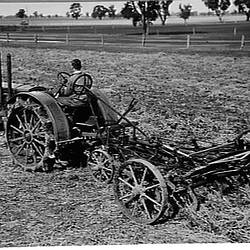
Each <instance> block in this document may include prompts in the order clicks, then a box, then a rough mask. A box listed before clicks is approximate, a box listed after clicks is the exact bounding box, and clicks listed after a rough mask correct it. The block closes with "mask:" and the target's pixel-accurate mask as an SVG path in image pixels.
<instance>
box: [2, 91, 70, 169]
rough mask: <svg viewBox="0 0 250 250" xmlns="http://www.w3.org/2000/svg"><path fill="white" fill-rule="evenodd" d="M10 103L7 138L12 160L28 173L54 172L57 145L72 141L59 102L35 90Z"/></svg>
mask: <svg viewBox="0 0 250 250" xmlns="http://www.w3.org/2000/svg"><path fill="white" fill-rule="evenodd" d="M9 103H10V104H11V109H10V114H9V116H8V121H7V126H6V127H7V128H6V137H7V138H6V139H7V144H8V147H9V150H10V152H11V154H12V156H13V159H14V160H15V162H16V163H17V164H18V165H20V166H22V167H23V168H24V169H25V170H36V169H38V168H42V169H43V170H48V169H51V168H52V166H53V164H54V160H55V157H54V149H55V145H56V142H57V141H60V140H67V139H69V138H70V132H69V125H68V121H67V118H66V116H65V115H64V113H63V112H62V110H61V108H60V107H59V105H58V104H57V103H56V100H55V99H54V98H53V97H51V96H50V95H48V94H46V93H43V92H38V91H34V92H30V93H20V94H18V95H16V96H15V97H13V99H11V100H10V102H9ZM44 168H45V169H44Z"/></svg>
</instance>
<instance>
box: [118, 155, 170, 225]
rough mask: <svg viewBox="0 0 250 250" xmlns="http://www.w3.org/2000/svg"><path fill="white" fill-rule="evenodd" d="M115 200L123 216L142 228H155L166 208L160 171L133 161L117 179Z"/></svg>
mask: <svg viewBox="0 0 250 250" xmlns="http://www.w3.org/2000/svg"><path fill="white" fill-rule="evenodd" d="M114 191H115V197H116V200H117V202H118V204H119V205H120V207H121V209H122V211H123V213H124V214H125V215H126V216H127V217H129V218H130V219H132V220H134V221H135V222H137V223H140V224H153V223H154V222H156V221H157V220H158V219H159V218H160V217H161V216H162V214H163V213H164V211H165V208H166V205H167V197H168V195H167V186H166V183H165V182H164V179H163V176H162V175H161V173H160V171H159V170H158V169H157V168H156V167H155V166H154V165H152V164H151V163H149V162H148V161H146V160H142V159H130V160H128V161H126V162H124V163H123V164H122V165H121V166H120V167H119V169H118V171H117V174H116V175H115V179H114Z"/></svg>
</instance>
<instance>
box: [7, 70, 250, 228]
mask: <svg viewBox="0 0 250 250" xmlns="http://www.w3.org/2000/svg"><path fill="white" fill-rule="evenodd" d="M68 77H69V74H67V73H65V72H61V73H59V74H58V79H59V80H60V82H61V86H63V85H64V84H65V82H66V81H67V78H68ZM73 86H74V87H73V91H74V98H75V99H74V101H73V103H72V100H70V102H67V101H68V100H67V98H68V97H64V96H60V89H59V90H58V91H55V92H49V91H48V90H46V89H45V88H42V87H35V88H27V87H26V90H21V91H17V90H16V91H15V94H14V95H13V96H12V97H11V98H10V99H9V100H8V102H7V110H6V119H5V120H6V122H5V133H6V140H7V144H8V148H9V150H10V153H11V155H12V157H13V159H14V160H15V162H16V164H18V165H20V166H22V167H23V168H24V169H27V170H34V171H36V170H39V169H40V170H41V169H42V170H43V171H52V170H53V169H54V166H55V165H56V163H57V161H67V162H69V163H70V164H72V165H74V164H75V165H78V164H84V162H87V166H88V168H89V169H90V171H91V174H92V176H93V177H94V179H95V180H97V181H99V182H101V183H112V184H113V186H114V195H115V197H116V201H117V203H118V204H119V206H120V208H121V210H122V212H123V213H124V214H125V215H126V216H127V217H129V218H130V219H132V220H133V221H135V222H137V223H142V224H153V223H156V222H157V221H159V220H160V219H161V218H163V217H166V218H171V217H173V216H174V215H175V214H176V213H177V212H178V210H179V209H180V208H181V207H183V206H186V205H188V206H190V207H192V208H194V209H198V207H199V200H198V199H197V195H196V188H198V187H201V186H204V185H215V184H216V183H217V184H218V183H225V184H226V185H232V184H233V182H234V181H235V180H238V181H240V182H245V183H246V182H249V174H250V130H246V131H243V132H242V133H241V134H240V135H238V136H237V137H236V138H235V139H234V140H232V141H230V142H228V143H226V144H223V145H216V146H213V147H209V148H203V147H199V146H198V145H197V144H195V145H194V146H190V148H189V149H186V148H185V149H181V147H180V148H174V147H171V146H169V145H167V144H165V143H163V142H162V141H163V140H162V139H160V138H152V137H149V136H148V135H147V134H146V133H145V132H144V131H142V130H141V128H140V127H139V126H138V124H137V122H134V121H131V120H130V119H128V118H127V114H128V113H129V111H130V110H131V109H132V108H133V107H134V105H135V103H136V101H135V100H132V102H131V104H130V105H129V107H128V109H127V110H126V111H125V112H124V113H123V114H121V113H120V112H118V111H117V110H116V109H115V108H113V106H112V105H111V103H110V102H109V100H108V98H107V97H106V95H105V94H104V93H103V92H102V91H101V90H97V89H95V88H93V86H92V77H91V76H90V75H88V74H82V75H80V76H79V77H78V78H77V79H76V80H75V82H74V85H73Z"/></svg>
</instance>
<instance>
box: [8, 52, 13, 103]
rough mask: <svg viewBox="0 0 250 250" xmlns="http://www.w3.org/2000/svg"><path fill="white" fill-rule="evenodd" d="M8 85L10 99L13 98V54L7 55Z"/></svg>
mask: <svg viewBox="0 0 250 250" xmlns="http://www.w3.org/2000/svg"><path fill="white" fill-rule="evenodd" d="M7 83H8V98H9V99H10V98H11V96H12V72H11V54H10V53H8V54H7Z"/></svg>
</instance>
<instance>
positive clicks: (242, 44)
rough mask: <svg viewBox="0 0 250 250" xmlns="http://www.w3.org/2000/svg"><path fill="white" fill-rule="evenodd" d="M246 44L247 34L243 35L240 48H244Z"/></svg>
mask: <svg viewBox="0 0 250 250" xmlns="http://www.w3.org/2000/svg"><path fill="white" fill-rule="evenodd" d="M244 46H245V36H244V35H242V37H241V44H240V49H241V50H242V49H243V48H244Z"/></svg>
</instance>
